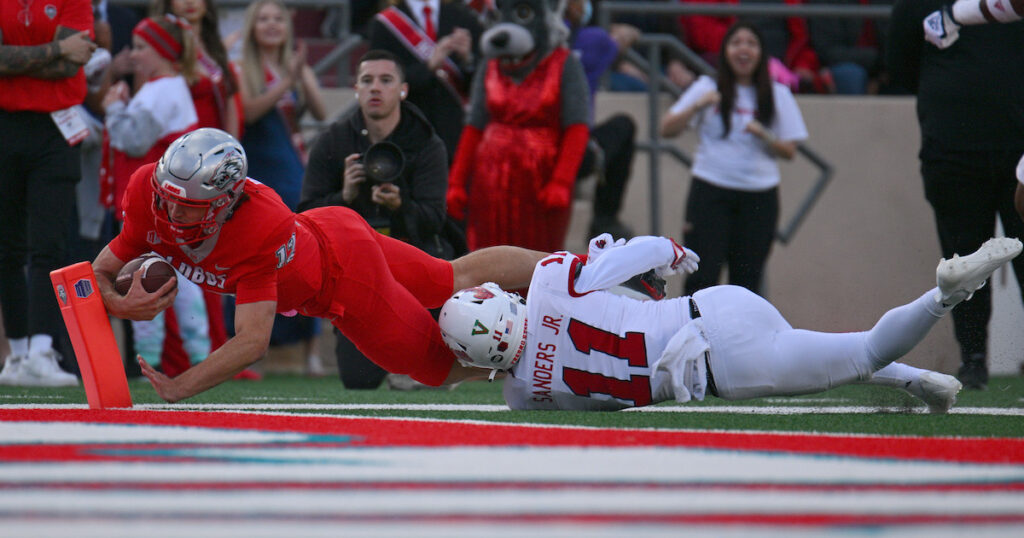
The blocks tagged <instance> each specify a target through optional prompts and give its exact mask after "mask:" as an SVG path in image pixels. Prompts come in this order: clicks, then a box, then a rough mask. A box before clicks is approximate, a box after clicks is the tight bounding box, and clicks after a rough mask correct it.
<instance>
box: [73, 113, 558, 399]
mask: <svg viewBox="0 0 1024 538" xmlns="http://www.w3.org/2000/svg"><path fill="white" fill-rule="evenodd" d="M246 170H247V161H246V157H245V152H244V150H243V149H242V146H241V144H239V142H238V141H237V140H235V139H234V138H233V137H232V136H231V135H229V134H228V133H226V132H224V131H221V130H218V129H209V128H207V129H198V130H196V131H193V132H191V133H188V134H185V135H183V136H182V137H180V138H178V139H177V140H176V141H174V142H173V143H172V144H171V146H170V147H169V148H168V149H167V151H166V152H165V153H164V154H163V156H162V157H161V158H160V160H159V161H158V162H157V163H153V164H149V165H145V166H142V167H140V168H139V169H138V170H137V171H136V172H135V173H134V174H133V175H132V178H131V180H130V183H129V185H128V187H127V191H126V192H125V196H124V227H123V228H122V230H121V233H120V234H119V235H118V236H117V237H115V238H114V239H113V240H111V241H110V243H109V244H107V246H106V247H104V249H103V250H102V252H100V254H99V255H98V256H97V257H96V260H95V261H94V262H93V269H94V271H95V273H96V276H97V282H98V285H99V287H100V291H101V293H102V296H103V302H104V304H105V305H106V307H107V311H108V312H109V313H110V314H111V315H114V316H117V317H120V318H125V319H132V320H140V319H152V317H153V316H155V315H156V314H157V313H158V312H161V311H162V310H164V309H165V308H167V307H168V306H169V305H170V304H171V303H172V302H173V300H174V294H175V292H174V291H173V290H172V288H173V287H174V286H173V282H174V279H172V280H170V281H169V282H168V283H167V284H166V285H165V286H164V287H163V288H161V289H159V290H157V291H156V292H154V293H147V292H146V291H145V290H144V289H143V288H142V286H141V285H140V284H139V282H138V276H136V277H135V280H136V281H135V282H134V284H133V285H132V288H131V289H130V290H129V291H128V293H127V294H126V295H124V296H122V295H120V294H118V293H117V292H116V291H115V290H114V287H113V280H114V278H115V277H116V275H117V273H118V271H119V270H120V269H121V267H122V266H123V265H124V264H125V263H127V262H128V261H129V260H131V259H133V258H135V257H137V256H139V255H141V254H144V253H146V252H150V251H155V252H156V253H157V254H159V255H161V256H163V257H164V258H165V259H166V260H167V261H168V262H170V263H171V265H173V266H174V267H175V269H177V270H178V272H180V273H181V274H182V275H184V276H185V278H189V279H190V280H192V281H193V282H195V283H196V284H199V285H200V286H201V287H202V288H203V289H206V290H210V291H214V292H217V293H222V294H234V295H235V298H236V304H237V307H236V311H235V336H233V337H232V338H231V339H229V340H228V341H227V342H226V343H225V344H224V345H223V346H222V347H220V348H219V349H217V350H216V351H214V352H213V353H211V354H210V356H209V357H208V358H207V359H206V360H204V361H202V362H200V363H199V364H197V365H196V366H194V367H192V368H191V369H189V370H187V371H185V372H184V373H182V374H181V375H179V376H178V377H175V378H173V379H172V378H170V377H168V376H166V375H164V374H163V373H161V372H159V371H157V370H156V369H154V368H152V367H151V366H150V365H149V364H147V363H146V362H145V361H144V360H142V359H141V358H140V359H139V363H140V367H141V368H142V373H143V374H144V375H145V376H146V377H147V378H148V379H149V380H150V382H151V383H152V384H153V387H154V388H155V389H156V391H157V393H158V394H159V395H160V397H161V398H163V399H165V400H167V401H169V402H175V401H178V400H181V399H184V398H188V397H190V396H193V395H195V394H198V393H200V392H202V391H204V390H207V389H209V388H211V387H214V386H216V385H218V384H220V383H221V382H223V381H225V380H227V379H230V378H231V377H232V376H233V375H235V374H236V373H238V372H240V371H242V370H243V369H245V368H246V367H247V366H249V365H251V364H253V363H254V362H256V361H258V360H259V359H260V357H261V356H262V355H263V354H264V352H265V351H266V349H267V347H268V345H269V342H270V331H271V327H272V325H273V320H274V314H275V312H282V313H288V312H299V313H302V314H304V315H307V316H312V317H321V318H326V319H329V320H330V321H331V323H333V324H334V325H335V326H336V327H337V328H338V329H339V330H341V332H342V333H343V334H345V336H347V337H348V338H349V339H351V340H352V341H353V342H354V343H355V344H356V346H357V347H358V348H359V349H360V351H362V352H363V353H364V354H366V356H367V357H369V358H370V359H371V360H373V361H374V362H376V363H377V364H379V365H380V366H381V367H383V368H384V369H386V370H388V371H390V372H394V373H404V374H408V375H410V376H411V377H412V378H414V379H416V380H417V381H420V382H422V383H425V384H428V385H435V386H436V385H441V384H443V383H446V382H457V381H460V380H462V379H464V378H466V377H470V376H472V375H474V374H475V373H476V372H479V371H480V370H475V372H474V370H473V369H469V368H463V367H461V366H460V365H459V364H458V363H457V362H456V361H455V360H454V356H453V355H452V352H451V351H449V349H448V347H447V346H446V345H445V343H444V341H443V340H442V339H441V334H440V332H439V331H438V326H437V323H436V322H435V321H434V319H433V318H432V317H431V315H430V313H429V312H428V311H427V309H428V308H437V307H439V306H441V305H442V304H443V303H444V301H445V300H446V299H447V298H448V297H449V296H450V295H451V294H452V292H453V291H454V290H457V289H461V288H464V287H469V286H473V285H476V284H479V283H481V282H485V281H488V280H495V281H500V282H501V283H502V284H503V285H505V286H508V287H512V288H516V287H522V286H523V285H525V284H527V283H528V282H529V278H530V275H531V272H532V269H533V266H534V264H535V263H536V262H537V260H539V259H540V258H542V257H543V256H544V255H545V254H543V253H538V252H534V251H529V250H525V249H520V248H515V247H494V248H490V249H484V250H480V251H477V252H474V253H471V254H468V255H466V256H464V257H462V258H459V259H457V260H455V261H451V262H449V261H445V260H441V259H437V258H433V257H431V256H429V255H427V254H425V253H423V252H422V251H420V250H419V249H417V248H415V247H412V246H410V245H408V244H406V243H403V242H401V241H398V240H395V239H391V238H389V237H386V236H383V235H380V234H378V233H376V232H374V231H373V229H372V228H370V227H369V225H367V223H366V221H364V220H363V219H362V218H361V217H360V216H359V215H358V214H356V213H355V212H353V211H351V210H350V209H347V208H344V207H325V208H318V209H312V210H309V211H307V212H304V213H300V214H295V213H292V212H291V211H290V210H289V209H288V207H287V206H285V204H284V203H283V202H282V201H281V199H280V197H278V196H277V194H276V193H274V191H273V190H272V189H270V188H269V187H267V186H265V185H263V184H261V183H260V182H258V181H256V180H253V179H249V178H247V177H246Z"/></svg>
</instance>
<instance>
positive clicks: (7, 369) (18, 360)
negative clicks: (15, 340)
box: [0, 355, 25, 386]
mask: <svg viewBox="0 0 1024 538" xmlns="http://www.w3.org/2000/svg"><path fill="white" fill-rule="evenodd" d="M24 360H25V357H24V355H8V356H7V358H6V359H4V369H3V371H0V385H12V386H17V385H20V384H21V375H22V374H21V364H22V362H23V361H24Z"/></svg>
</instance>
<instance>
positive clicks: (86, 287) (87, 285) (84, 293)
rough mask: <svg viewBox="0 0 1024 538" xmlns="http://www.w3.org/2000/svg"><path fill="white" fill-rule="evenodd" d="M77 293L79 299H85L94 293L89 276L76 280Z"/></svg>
mask: <svg viewBox="0 0 1024 538" xmlns="http://www.w3.org/2000/svg"><path fill="white" fill-rule="evenodd" d="M75 295H76V296H77V297H78V298H79V299H85V298H86V297H88V296H90V295H92V282H90V281H89V279H87V278H83V279H82V280H79V281H78V282H75Z"/></svg>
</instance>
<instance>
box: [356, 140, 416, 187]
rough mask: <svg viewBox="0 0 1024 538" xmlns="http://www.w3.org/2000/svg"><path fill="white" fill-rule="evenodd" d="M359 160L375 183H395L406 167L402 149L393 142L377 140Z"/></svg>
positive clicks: (367, 175)
mask: <svg viewBox="0 0 1024 538" xmlns="http://www.w3.org/2000/svg"><path fill="white" fill-rule="evenodd" d="M359 160H360V161H362V163H363V168H364V169H365V170H366V177H367V178H368V179H369V180H370V181H372V182H374V183H393V182H394V181H395V180H397V179H398V178H399V177H401V176H402V170H403V169H404V168H405V155H404V154H403V153H402V149H401V148H399V147H398V146H396V145H395V144H392V143H391V142H377V143H376V144H374V145H372V146H370V147H369V149H367V150H366V152H365V153H363V154H362V155H361V156H360V158H359Z"/></svg>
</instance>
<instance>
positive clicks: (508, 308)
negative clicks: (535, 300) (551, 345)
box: [438, 282, 526, 370]
mask: <svg viewBox="0 0 1024 538" xmlns="http://www.w3.org/2000/svg"><path fill="white" fill-rule="evenodd" d="M438 324H439V325H440V326H441V336H442V337H443V338H444V341H445V343H446V344H448V347H449V348H451V350H452V352H454V353H455V357H456V358H457V359H458V360H459V362H460V363H462V364H464V365H466V366H475V367H477V368H489V369H493V370H508V369H509V368H511V367H512V366H514V365H515V364H516V362H518V361H519V357H520V356H521V355H522V354H523V348H524V347H525V346H526V301H524V300H523V298H522V297H520V296H519V295H517V294H514V293H509V292H507V291H504V290H502V289H501V288H499V287H498V285H497V284H494V283H493V282H488V283H486V284H484V285H482V286H477V287H475V288H467V289H464V290H462V291H459V292H457V293H456V294H455V295H452V297H451V298H450V299H448V300H447V301H446V302H445V303H444V306H443V307H441V315H440V316H439V317H438Z"/></svg>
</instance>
